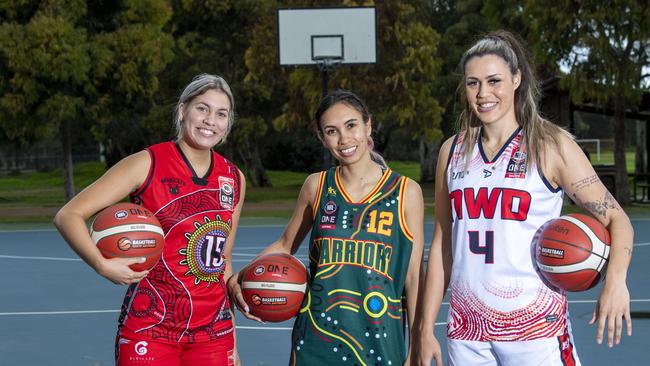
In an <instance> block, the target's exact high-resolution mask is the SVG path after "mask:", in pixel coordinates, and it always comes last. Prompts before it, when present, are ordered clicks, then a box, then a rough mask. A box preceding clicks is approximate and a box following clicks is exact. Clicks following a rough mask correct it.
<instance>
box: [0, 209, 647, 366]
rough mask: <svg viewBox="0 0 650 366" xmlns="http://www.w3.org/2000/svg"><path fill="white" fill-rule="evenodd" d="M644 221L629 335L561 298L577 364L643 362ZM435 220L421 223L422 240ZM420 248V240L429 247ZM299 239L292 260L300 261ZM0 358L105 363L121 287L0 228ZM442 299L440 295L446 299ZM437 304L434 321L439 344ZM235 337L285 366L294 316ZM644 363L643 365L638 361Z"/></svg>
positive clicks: (633, 271)
mask: <svg viewBox="0 0 650 366" xmlns="http://www.w3.org/2000/svg"><path fill="white" fill-rule="evenodd" d="M649 223H650V218H647V219H635V220H633V225H634V229H635V248H634V249H635V250H634V256H633V260H632V264H631V265H630V269H629V274H628V286H629V288H630V293H631V296H632V303H631V308H632V311H633V312H634V313H635V315H636V317H635V318H634V319H633V321H634V324H633V336H632V337H627V336H624V337H623V340H622V342H621V344H620V345H618V346H616V347H614V348H613V349H607V347H606V346H605V345H597V344H596V342H595V326H590V325H589V324H588V321H589V319H590V318H591V312H592V310H593V307H594V303H595V300H596V298H597V295H598V293H599V292H598V291H599V290H600V289H601V288H602V284H600V285H599V286H597V287H596V289H592V290H589V291H587V292H582V293H571V294H569V303H570V305H569V308H570V312H571V316H572V322H573V334H574V336H575V343H576V347H577V349H578V352H579V355H580V357H581V360H582V363H583V365H621V366H625V365H629V366H632V365H641V364H645V363H647V346H648V339H650V319H649V318H648V314H649V313H650V287H649V286H648V285H647V282H648V279H649V278H650V268H649V267H648V266H647V263H650V225H648V224H649ZM283 224H284V222H282V221H277V220H265V221H262V220H243V222H242V226H241V227H240V229H239V231H238V233H237V244H236V247H235V250H234V255H233V266H234V267H235V269H239V268H241V267H242V266H244V265H245V264H246V263H248V262H249V261H250V260H251V259H252V258H254V257H255V256H256V255H257V253H258V252H259V251H261V250H262V249H263V248H264V247H265V245H267V244H270V241H272V240H274V239H275V238H277V237H279V236H280V234H281V232H282V230H283V227H284V226H283ZM432 230H433V226H432V224H431V220H430V219H427V225H426V226H425V231H426V238H427V240H430V238H431V234H432ZM427 247H428V243H427ZM306 250H307V244H306V241H305V242H304V243H303V245H302V247H301V248H300V250H299V251H298V253H297V257H298V258H299V259H300V260H301V261H302V262H303V263H307V257H306ZM0 288H2V289H3V291H2V296H0V364H2V365H24V366H31V365H33V366H36V365H38V366H40V365H51V366H75V365H89V366H100V365H112V364H113V343H114V337H115V327H116V324H117V318H118V315H119V313H118V309H119V307H120V305H121V303H122V297H123V295H124V291H125V290H126V287H124V286H116V285H113V284H112V283H110V282H109V281H107V280H105V279H104V278H102V277H100V276H98V275H97V274H96V273H95V272H93V271H92V270H91V269H90V268H89V267H88V266H87V265H86V264H85V263H83V262H82V261H81V260H80V259H79V258H78V257H77V255H76V254H75V253H74V252H72V251H71V250H70V249H69V247H68V245H67V244H66V243H65V242H64V241H63V239H62V238H61V236H60V235H59V234H58V233H57V232H56V231H55V230H54V229H53V228H52V227H51V226H49V225H48V226H42V227H33V228H22V229H12V228H9V227H5V228H4V229H3V230H2V231H0ZM445 301H446V300H445ZM446 313H447V304H446V303H445V305H443V307H442V310H441V314H440V315H439V317H438V324H439V326H437V327H436V334H437V336H438V339H439V340H440V341H441V343H443V349H444V347H445V345H444V342H445V337H444V334H445V327H444V322H445V318H446ZM236 319H237V339H238V348H239V352H240V356H241V359H242V364H243V365H286V364H288V360H289V347H290V337H291V326H292V322H291V321H287V322H282V323H267V324H258V323H256V322H252V321H249V320H247V319H244V318H243V317H242V316H240V315H238V316H237V317H236ZM644 360H645V361H644Z"/></svg>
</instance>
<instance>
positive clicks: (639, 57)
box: [524, 0, 650, 107]
mask: <svg viewBox="0 0 650 366" xmlns="http://www.w3.org/2000/svg"><path fill="white" fill-rule="evenodd" d="M566 9H574V10H575V11H566ZM524 16H526V17H527V18H528V19H530V20H531V39H532V40H533V42H532V44H534V45H535V47H534V49H535V51H536V52H535V54H536V56H537V57H538V59H539V60H541V61H542V62H546V63H550V64H557V63H562V64H564V65H565V67H566V68H567V69H569V70H570V73H569V74H568V75H566V77H565V78H563V79H562V85H564V86H565V87H567V88H569V89H570V91H571V97H572V98H573V100H574V101H575V102H583V101H585V100H590V101H593V102H597V103H599V104H601V105H603V106H612V107H613V106H614V103H615V100H621V99H624V100H625V101H624V104H626V105H628V106H634V105H636V104H637V103H638V101H639V98H640V96H641V92H642V89H643V88H642V78H643V76H642V75H643V67H644V66H645V67H647V65H648V64H650V27H649V26H648V19H649V18H650V7H648V4H647V2H646V1H644V0H619V1H613V2H610V4H609V6H604V4H603V3H602V2H601V1H596V0H591V1H579V2H576V1H569V0H565V1H560V2H558V1H528V2H526V7H525V11H524Z"/></svg>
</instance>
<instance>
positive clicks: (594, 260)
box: [534, 214, 610, 292]
mask: <svg viewBox="0 0 650 366" xmlns="http://www.w3.org/2000/svg"><path fill="white" fill-rule="evenodd" d="M609 245H610V237H609V232H608V231H607V229H606V228H605V226H603V224H601V223H600V222H599V221H597V220H596V219H594V218H592V217H589V216H586V215H581V214H569V215H566V216H562V217H559V218H557V219H553V220H550V221H548V222H546V223H545V224H544V225H542V227H540V229H539V230H538V232H537V234H536V236H535V239H534V256H535V262H536V264H537V268H538V270H539V272H540V273H541V274H542V276H543V277H544V278H545V279H546V280H548V282H550V283H551V284H553V285H554V286H556V287H559V288H561V289H564V290H566V291H574V292H577V291H585V290H588V289H590V288H592V287H594V286H596V285H597V284H598V282H599V281H600V279H601V278H603V276H604V275H605V270H606V269H607V261H608V258H609Z"/></svg>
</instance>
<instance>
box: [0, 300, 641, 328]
mask: <svg viewBox="0 0 650 366" xmlns="http://www.w3.org/2000/svg"><path fill="white" fill-rule="evenodd" d="M596 301H597V300H570V301H569V304H593V303H595V302H596ZM630 302H650V299H632V300H630ZM442 305H447V306H449V303H448V302H443V303H442ZM117 312H119V310H68V311H15V312H5V313H0V316H14V315H74V314H100V313H117ZM238 328H239V327H238ZM264 328H268V327H264ZM242 329H252V328H250V327H244V328H242ZM278 329H283V328H278Z"/></svg>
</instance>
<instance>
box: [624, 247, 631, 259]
mask: <svg viewBox="0 0 650 366" xmlns="http://www.w3.org/2000/svg"><path fill="white" fill-rule="evenodd" d="M623 249H625V251H626V252H627V255H628V257H631V256H632V248H623Z"/></svg>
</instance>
